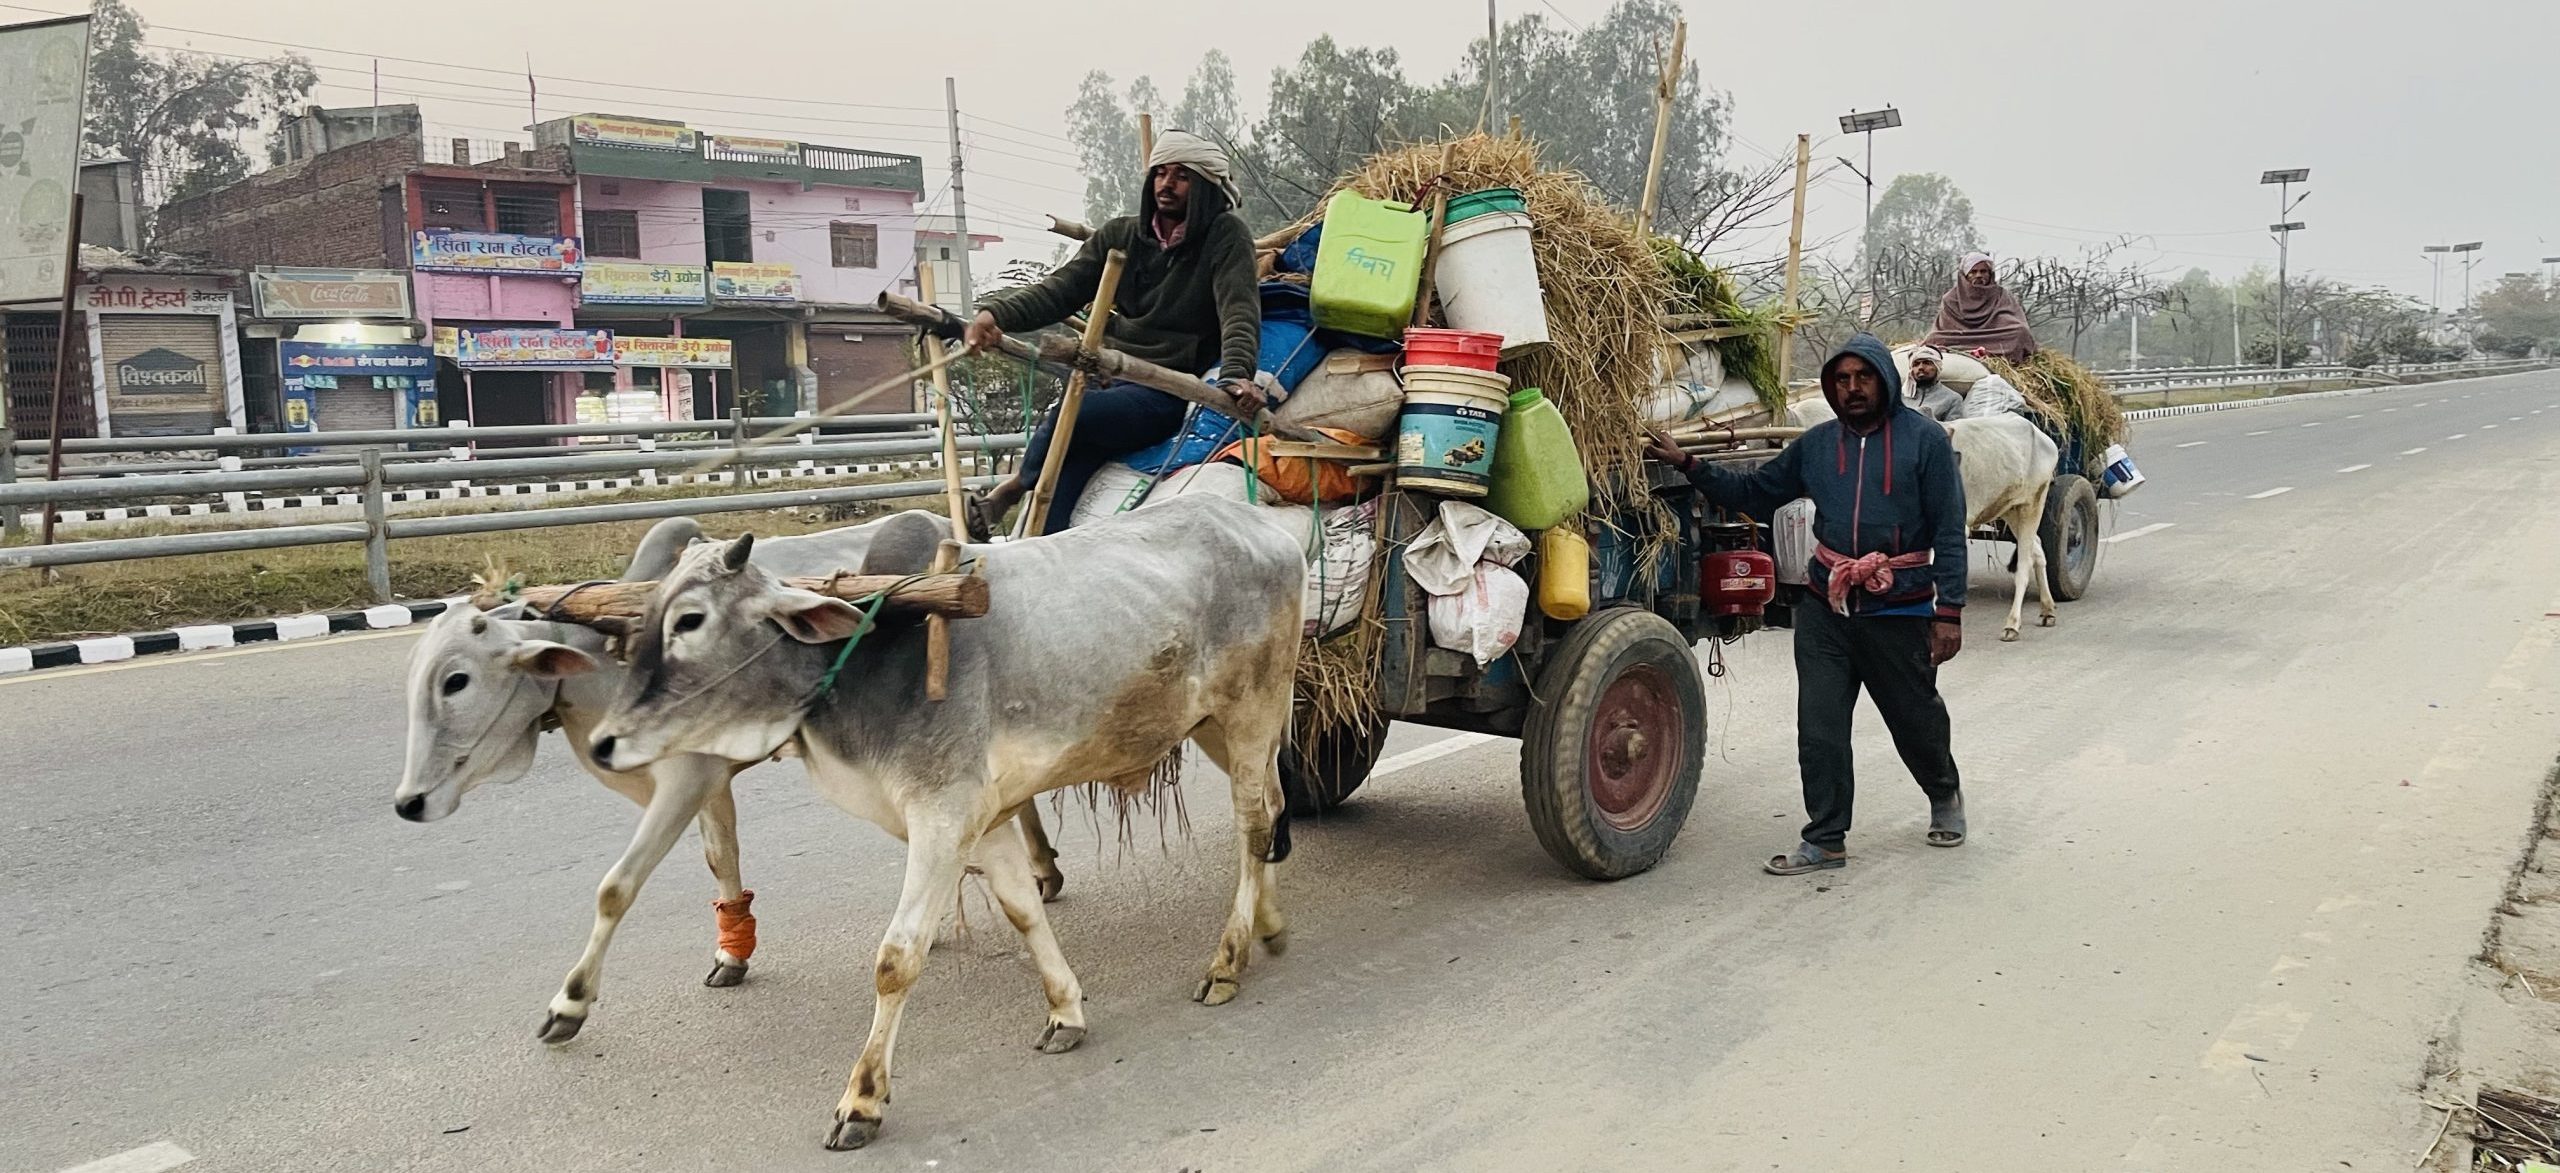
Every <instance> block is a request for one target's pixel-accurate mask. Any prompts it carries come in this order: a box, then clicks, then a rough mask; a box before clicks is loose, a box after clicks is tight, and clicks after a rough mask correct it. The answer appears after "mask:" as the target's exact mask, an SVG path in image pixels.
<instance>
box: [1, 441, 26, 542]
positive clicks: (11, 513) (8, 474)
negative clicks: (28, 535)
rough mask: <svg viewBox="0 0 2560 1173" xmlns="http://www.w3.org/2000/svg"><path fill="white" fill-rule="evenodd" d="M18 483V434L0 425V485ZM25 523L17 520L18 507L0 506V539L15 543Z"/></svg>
mask: <svg viewBox="0 0 2560 1173" xmlns="http://www.w3.org/2000/svg"><path fill="white" fill-rule="evenodd" d="M16 483H18V433H17V431H16V429H13V428H11V427H9V426H7V425H6V424H0V485H14V484H16ZM24 524H25V523H23V522H21V521H19V520H18V507H17V506H15V505H0V538H6V539H7V540H9V541H12V542H15V541H17V540H18V534H19V533H20V532H21V530H22V528H23V526H24Z"/></svg>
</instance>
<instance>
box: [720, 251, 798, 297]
mask: <svg viewBox="0 0 2560 1173" xmlns="http://www.w3.org/2000/svg"><path fill="white" fill-rule="evenodd" d="M711 299H712V300H713V301H752V302H797V301H799V300H800V271H799V270H797V269H794V268H792V267H791V266H789V265H749V264H740V263H737V262H734V261H716V262H713V263H712V266H711Z"/></svg>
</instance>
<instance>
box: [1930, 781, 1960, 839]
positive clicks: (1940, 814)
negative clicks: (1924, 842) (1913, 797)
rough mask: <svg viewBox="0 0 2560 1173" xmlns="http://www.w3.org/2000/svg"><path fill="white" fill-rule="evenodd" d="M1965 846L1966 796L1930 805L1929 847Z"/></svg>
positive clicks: (1958, 796) (1954, 797)
mask: <svg viewBox="0 0 2560 1173" xmlns="http://www.w3.org/2000/svg"><path fill="white" fill-rule="evenodd" d="M1963 845H1964V796H1963V795H1961V794H1958V795H1955V796H1953V797H1950V798H1948V799H1947V800H1946V801H1945V802H1932V803H1930V804H1929V846H1931V847H1960V846H1963Z"/></svg>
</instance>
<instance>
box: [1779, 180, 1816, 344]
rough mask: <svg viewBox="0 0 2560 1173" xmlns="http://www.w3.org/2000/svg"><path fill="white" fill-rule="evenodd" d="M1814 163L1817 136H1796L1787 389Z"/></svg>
mask: <svg viewBox="0 0 2560 1173" xmlns="http://www.w3.org/2000/svg"><path fill="white" fill-rule="evenodd" d="M1812 162H1813V136H1812V135H1809V134H1800V135H1797V136H1796V218H1795V219H1794V221H1792V222H1791V223H1789V224H1788V226H1787V306H1786V310H1785V312H1783V313H1781V314H1780V315H1779V316H1778V386H1779V387H1780V388H1782V389H1783V388H1784V387H1786V385H1787V379H1788V377H1789V376H1791V375H1792V374H1793V373H1794V368H1795V357H1796V356H1795V351H1796V347H1795V339H1796V281H1797V278H1798V276H1799V275H1800V274H1801V273H1802V272H1803V270H1804V188H1805V176H1806V172H1807V171H1808V170H1809V168H1810V167H1811V165H1812Z"/></svg>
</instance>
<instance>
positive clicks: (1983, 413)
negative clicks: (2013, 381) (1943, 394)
mask: <svg viewBox="0 0 2560 1173" xmlns="http://www.w3.org/2000/svg"><path fill="white" fill-rule="evenodd" d="M2026 409H2027V397H2026V396H2024V395H2020V394H2018V389H2017V388H2015V387H2012V386H2010V385H2009V380H2007V379H2003V378H2001V377H2000V376H1998V375H1991V374H1986V375H1984V376H1982V377H1981V378H1980V379H1976V380H1974V384H1973V387H1972V388H1971V389H1970V390H1967V391H1966V392H1965V393H1964V406H1963V407H1960V408H1958V409H1956V414H1955V417H1954V418H1956V419H1960V420H1978V419H1985V418H1988V417H1991V416H1995V415H1999V414H2000V413H2002V412H2004V411H2025V410H2026Z"/></svg>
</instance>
